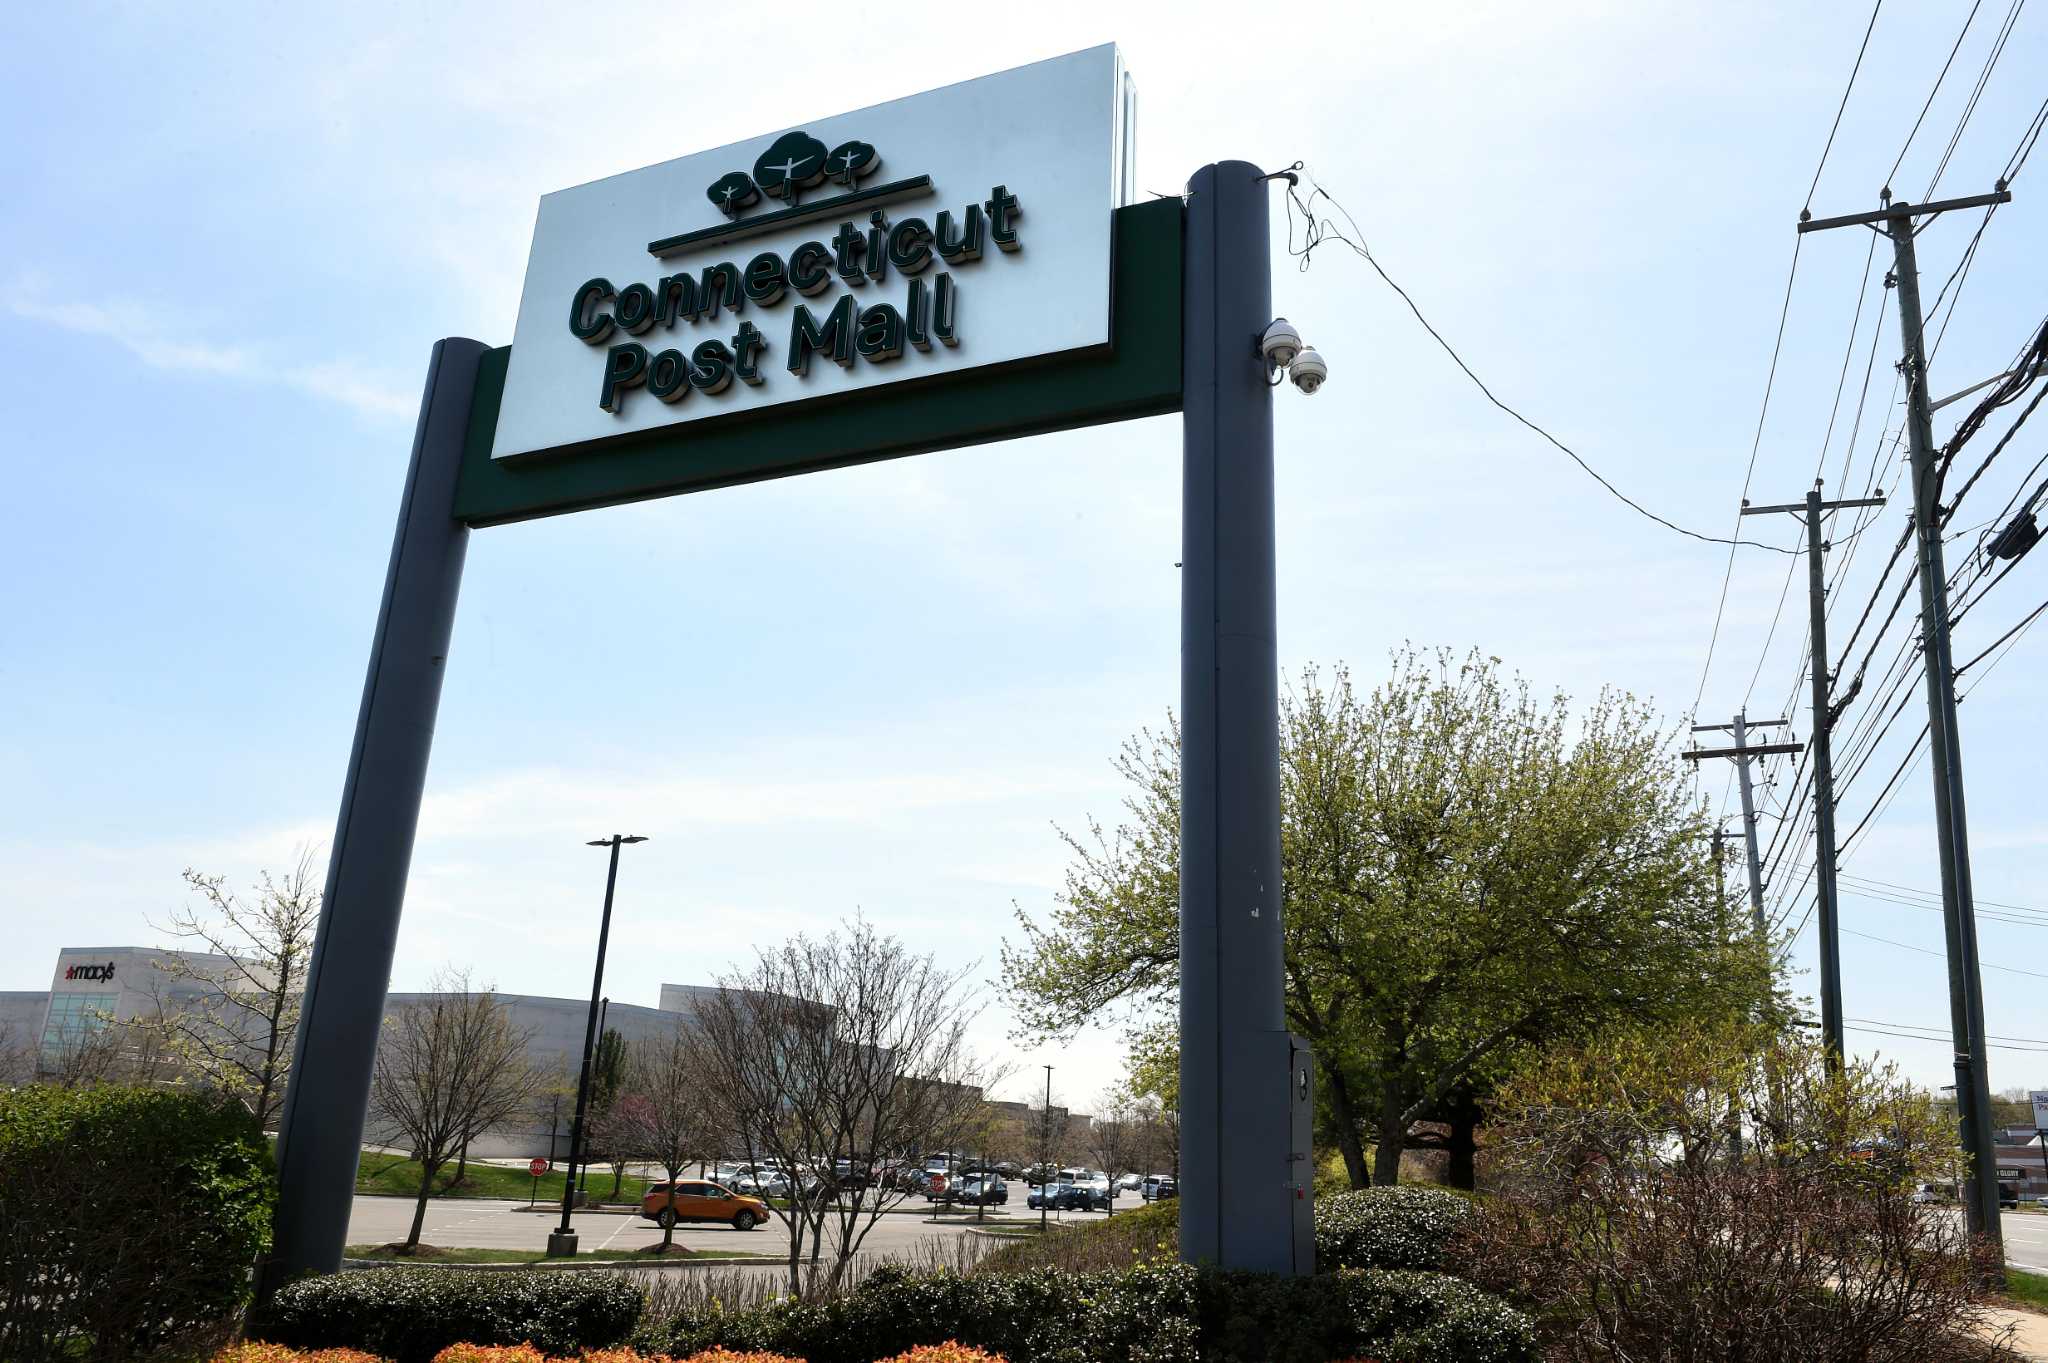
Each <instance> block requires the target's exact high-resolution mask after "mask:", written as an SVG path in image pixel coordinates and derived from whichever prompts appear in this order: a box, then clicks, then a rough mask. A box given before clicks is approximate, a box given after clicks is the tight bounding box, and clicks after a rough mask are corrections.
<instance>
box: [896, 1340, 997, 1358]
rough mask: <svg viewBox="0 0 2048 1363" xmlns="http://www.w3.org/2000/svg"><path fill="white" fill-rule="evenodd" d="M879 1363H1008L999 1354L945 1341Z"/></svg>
mask: <svg viewBox="0 0 2048 1363" xmlns="http://www.w3.org/2000/svg"><path fill="white" fill-rule="evenodd" d="M881 1363H1008V1360H1006V1359H1005V1358H1004V1357H1003V1356H1002V1355H1001V1354H992V1353H990V1352H989V1351H988V1350H986V1349H977V1348H975V1347H974V1346H973V1345H971V1344H961V1343H959V1342H958V1341H956V1340H951V1339H949V1340H947V1341H946V1342H945V1343H944V1344H920V1345H918V1346H917V1347H916V1348H915V1349H910V1350H906V1351H905V1352H903V1353H900V1354H897V1355H896V1356H895V1357H894V1358H887V1359H883V1360H881Z"/></svg>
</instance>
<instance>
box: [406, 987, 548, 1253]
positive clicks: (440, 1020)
mask: <svg viewBox="0 0 2048 1363" xmlns="http://www.w3.org/2000/svg"><path fill="white" fill-rule="evenodd" d="M432 989H433V991H434V992H433V993H432V994H430V995H429V996H428V997H427V998H425V999H422V1000H420V1001H419V1002H417V1003H408V1004H403V1005H401V1006H400V1007H398V1008H397V1009H396V1010H394V1012H393V1014H392V1016H391V1017H389V1018H387V1019H386V1020H385V1027H386V1032H385V1036H384V1040H383V1044H382V1045H380V1046H379V1047H378V1048H377V1065H376V1070H375V1071H374V1073H373V1075H372V1077H371V1081H370V1112H371V1114H372V1115H373V1116H374V1117H376V1118H377V1119H378V1121H379V1122H381V1123H382V1124H383V1125H384V1126H386V1127H387V1128H389V1129H390V1130H391V1131H392V1132H393V1133H394V1134H396V1135H398V1136H400V1137H402V1138H403V1140H404V1141H405V1142H406V1143H407V1144H408V1145H409V1146H410V1147H411V1149H412V1151H413V1156H414V1158H416V1159H417V1160H419V1162H420V1189H419V1198H418V1201H417V1203H416V1204H415V1206H414V1208H413V1216H412V1229H411V1230H410V1231H408V1232H407V1233H406V1237H405V1244H404V1247H403V1249H402V1250H401V1251H400V1252H402V1253H411V1252H412V1251H413V1250H414V1249H415V1248H417V1247H418V1245H419V1242H420V1226H421V1223H422V1222H424V1221H425V1220H426V1215H427V1199H428V1198H429V1197H431V1196H432V1195H433V1187H434V1175H436V1174H437V1173H439V1172H440V1171H441V1169H442V1167H443V1166H444V1165H446V1164H447V1163H448V1161H449V1160H451V1159H453V1158H455V1157H456V1155H457V1152H458V1151H459V1150H460V1148H461V1147H462V1145H463V1143H464V1142H466V1141H467V1140H469V1139H470V1138H471V1136H472V1135H474V1134H476V1133H479V1132H482V1131H485V1130H488V1129H489V1128H491V1127H493V1126H497V1125H499V1124H501V1123H503V1122H505V1121H508V1120H510V1119H511V1118H513V1117H515V1116H518V1115H520V1114H523V1113H525V1112H527V1111H529V1110H530V1108H531V1106H532V1103H533V1099H534V1094H535V1092H536V1090H537V1088H538V1085H539V1083H540V1076H539V1073H538V1072H537V1071H536V1070H535V1069H534V1067H533V1066H532V1065H530V1064H529V1063H528V1062H527V1057H526V1051H527V1046H528V1045H529V1043H530V1042H531V1041H532V1040H533V1032H532V1029H531V1028H523V1027H518V1026H515V1025H514V1024H513V1022H512V1016H511V1012H510V1010H509V1009H507V1008H506V1007H505V1005H503V1004H501V1003H499V1002H498V999H497V996H496V995H495V994H493V993H492V992H491V991H490V990H488V989H485V990H481V991H476V992H472V991H471V989H470V981H469V975H468V972H466V971H457V970H447V971H443V972H442V973H441V974H440V975H439V976H437V977H436V978H435V979H434V981H433V984H432Z"/></svg>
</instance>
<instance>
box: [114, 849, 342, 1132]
mask: <svg viewBox="0 0 2048 1363" xmlns="http://www.w3.org/2000/svg"><path fill="white" fill-rule="evenodd" d="M316 874H317V868H316V866H315V863H314V858H313V853H312V851H311V850H310V849H307V848H301V849H300V850H299V854H298V859H297V860H296V861H295V862H293V864H292V867H291V869H290V870H288V871H286V872H285V873H284V874H283V875H281V876H272V875H271V874H270V872H268V871H265V872H264V873H263V877H262V885H261V887H260V889H259V890H258V891H257V894H256V897H255V900H254V902H253V903H252V902H248V901H245V900H242V899H240V898H238V897H237V896H236V895H235V894H234V893H233V892H232V891H230V890H229V889H228V888H227V882H226V880H225V879H224V878H223V877H221V876H209V875H202V874H201V873H199V872H198V871H195V870H192V869H191V868H189V867H188V868H186V870H185V884H186V885H187V886H188V887H190V889H191V891H192V892H193V893H194V894H195V895H197V896H198V897H199V898H200V900H201V904H200V905H199V906H198V907H194V906H192V905H189V904H188V905H187V906H185V907H182V908H178V909H174V910H172V912H171V917H170V922H169V924H168V925H154V924H153V925H152V926H156V927H157V929H158V931H160V932H169V933H170V934H171V935H172V936H174V937H177V938H179V939H181V940H183V941H185V942H187V943H190V944H194V945H196V946H198V947H201V948H203V949H204V951H205V954H206V956H207V958H208V959H205V960H195V959H192V958H190V957H187V956H170V957H166V958H163V959H160V960H158V961H157V962H156V963H155V964H156V968H157V970H158V971H159V972H161V977H160V979H161V982H162V983H163V984H165V985H166V986H168V987H167V989H164V990H159V991H158V994H159V1000H160V1003H159V1008H158V1014H159V1017H160V1020H161V1025H162V1027H163V1033H164V1041H165V1046H166V1048H167V1050H168V1051H169V1053H170V1055H171V1056H172V1057H173V1058H174V1059H175V1060H176V1062H177V1063H178V1065H179V1066H180V1067H181V1068H183V1069H184V1070H185V1071H186V1073H187V1074H189V1075H190V1076H191V1077H192V1078H193V1079H195V1080H197V1081H198V1082H201V1083H204V1084H208V1085H211V1086H212V1087H214V1088H218V1089H220V1090H222V1091H223V1092H227V1093H232V1094H234V1095H235V1096H236V1097H238V1098H239V1099H241V1101H242V1103H243V1105H244V1106H246V1107H247V1108H248V1109H249V1111H250V1112H251V1113H253V1114H254V1115H255V1117H256V1120H257V1121H258V1122H259V1123H261V1124H262V1125H263V1126H264V1128H265V1129H268V1128H269V1127H270V1126H271V1125H272V1123H274V1122H275V1121H276V1119H277V1115H278V1113H279V1110H280V1109H281V1108H282V1107H283V1105H284V1086H285V1080H286V1077H287V1073H288V1071H289V1070H290V1068H291V1060H292V1043H293V1040H294V1038H295V1037H296V1036H297V1034H298V1030H299V1002H300V1000H301V999H302V998H303V997H304V995H305V992H306V966H307V963H308V961H309V960H310V959H311V957H312V953H313V929H314V927H315V926H316V925H317V923H318V921H319V917H320V890H319V885H318V881H317V880H316V879H315V876H316ZM166 993H168V994H172V995H175V996H177V997H175V998H174V999H173V1000H171V1001H170V1002H168V1003H165V1002H162V997H163V995H164V994H166Z"/></svg>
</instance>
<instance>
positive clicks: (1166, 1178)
mask: <svg viewBox="0 0 2048 1363" xmlns="http://www.w3.org/2000/svg"><path fill="white" fill-rule="evenodd" d="M1138 1196H1140V1197H1142V1198H1144V1199H1145V1200H1146V1201H1147V1202H1157V1201H1159V1200H1161V1199H1162V1198H1168V1197H1179V1196H1180V1184H1178V1183H1177V1182H1175V1181H1174V1179H1173V1176H1172V1175H1171V1174H1150V1175H1148V1176H1147V1177H1146V1179H1145V1181H1144V1182H1143V1183H1142V1184H1140V1185H1139V1186H1138Z"/></svg>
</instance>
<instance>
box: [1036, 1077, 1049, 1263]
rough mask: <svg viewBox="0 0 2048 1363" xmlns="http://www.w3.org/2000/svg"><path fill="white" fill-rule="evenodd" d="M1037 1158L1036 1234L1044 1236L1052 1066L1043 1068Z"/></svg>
mask: <svg viewBox="0 0 2048 1363" xmlns="http://www.w3.org/2000/svg"><path fill="white" fill-rule="evenodd" d="M1038 1150H1039V1156H1038V1161H1039V1162H1038V1177H1039V1178H1040V1179H1041V1180H1043V1181H1042V1182H1041V1183H1040V1184H1039V1185H1038V1233H1039V1234H1040V1235H1043V1234H1045V1204H1046V1201H1047V1199H1048V1197H1049V1196H1050V1194H1051V1192H1052V1179H1051V1178H1050V1177H1049V1174H1050V1172H1051V1165H1052V1066H1050V1065H1047V1066H1046V1067H1045V1128H1044V1132H1043V1135H1042V1136H1041V1138H1040V1142H1039V1146H1038Z"/></svg>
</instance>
